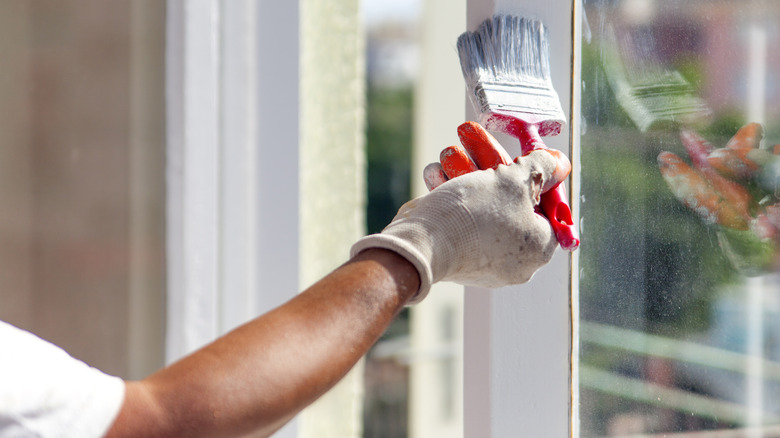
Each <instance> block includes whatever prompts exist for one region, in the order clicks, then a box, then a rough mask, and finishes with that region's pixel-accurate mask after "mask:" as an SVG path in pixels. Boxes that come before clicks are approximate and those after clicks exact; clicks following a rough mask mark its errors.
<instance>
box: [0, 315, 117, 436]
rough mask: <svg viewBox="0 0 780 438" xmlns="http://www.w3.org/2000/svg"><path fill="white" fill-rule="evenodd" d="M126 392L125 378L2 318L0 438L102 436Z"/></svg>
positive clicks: (0, 325) (0, 323)
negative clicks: (103, 369)
mask: <svg viewBox="0 0 780 438" xmlns="http://www.w3.org/2000/svg"><path fill="white" fill-rule="evenodd" d="M124 393H125V385H124V381H123V380H122V379H120V378H118V377H113V376H109V375H107V374H104V373H102V372H101V371H99V370H97V369H95V368H91V367H89V366H88V365H87V364H85V363H84V362H81V361H78V360H76V359H74V358H73V357H71V356H70V355H68V354H67V353H66V352H65V351H64V350H62V349H61V348H59V347H57V346H55V345H53V344H51V343H49V342H46V341H44V340H42V339H40V338H39V337H37V336H35V335H33V334H32V333H29V332H26V331H24V330H20V329H18V328H16V327H14V326H12V325H9V324H7V323H5V322H2V321H0V437H2V438H11V437H13V438H16V437H20V438H21V437H25V438H28V437H30V438H34V437H46V438H59V437H63V438H64V437H78V438H92V437H94V438H98V437H102V436H103V435H105V434H106V432H107V431H108V429H109V427H111V424H112V423H113V421H114V419H115V418H116V416H117V414H118V413H119V409H120V408H121V406H122V401H123V400H124Z"/></svg>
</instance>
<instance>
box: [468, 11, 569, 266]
mask: <svg viewBox="0 0 780 438" xmlns="http://www.w3.org/2000/svg"><path fill="white" fill-rule="evenodd" d="M458 53H459V55H460V65H461V68H462V70H463V77H464V79H465V80H466V85H467V87H468V89H469V97H470V98H471V100H472V103H473V104H474V107H475V109H476V110H477V111H478V112H479V113H480V119H479V122H480V123H481V124H482V125H484V126H485V128H487V129H489V130H492V131H499V132H503V133H505V134H508V135H511V136H513V137H515V138H517V139H518V140H519V141H520V145H521V147H522V150H523V153H524V154H526V153H529V152H530V151H532V150H535V149H542V148H544V149H546V146H545V145H544V143H543V142H542V139H541V136H546V135H556V134H559V133H560V132H561V126H562V125H563V123H564V122H565V117H564V114H563V110H562V109H561V103H560V101H559V100H558V94H557V93H556V92H555V90H554V89H553V86H552V81H551V79H550V62H549V57H548V56H549V55H548V43H547V28H546V27H545V26H544V25H543V24H542V23H541V22H540V21H538V20H532V19H528V18H523V17H516V16H511V15H498V16H495V17H493V18H492V19H488V20H486V21H484V22H483V23H482V24H481V25H480V26H479V28H478V29H477V30H476V31H475V32H466V33H464V34H462V35H461V36H460V37H459V38H458ZM540 206H541V208H542V211H543V212H544V215H545V216H546V217H547V219H549V220H550V224H551V225H552V228H553V231H554V232H555V237H556V238H557V239H558V243H559V244H560V245H561V248H563V249H565V250H568V251H573V250H574V249H576V248H577V247H578V246H579V244H580V240H579V237H578V236H577V232H576V230H575V229H574V224H573V221H572V217H571V209H570V208H569V205H568V204H567V203H566V193H565V191H564V186H563V184H558V186H557V187H555V188H553V189H551V190H549V191H548V192H546V193H544V194H542V196H541V203H540Z"/></svg>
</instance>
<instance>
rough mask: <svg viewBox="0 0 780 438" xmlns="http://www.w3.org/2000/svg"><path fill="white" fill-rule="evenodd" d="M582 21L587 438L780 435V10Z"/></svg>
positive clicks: (637, 4) (715, 5)
mask: <svg viewBox="0 0 780 438" xmlns="http://www.w3.org/2000/svg"><path fill="white" fill-rule="evenodd" d="M583 13H584V16H583V17H582V18H583V20H585V21H584V22H585V23H586V24H585V26H584V31H583V41H582V78H581V79H582V82H581V85H582V103H581V104H582V107H581V111H582V120H581V123H582V134H581V138H580V144H581V155H582V162H581V164H582V167H581V169H582V170H581V198H580V203H581V206H580V208H581V210H580V211H581V218H582V235H583V244H582V246H581V248H580V259H579V263H580V265H579V274H580V275H579V281H580V284H579V296H580V321H581V330H580V361H579V376H580V407H579V418H580V424H581V435H582V436H584V437H590V436H656V435H658V436H666V435H663V434H669V433H682V432H687V431H715V430H731V431H732V433H735V434H736V435H733V436H747V435H745V434H747V433H751V434H752V433H755V434H757V435H755V436H777V435H776V434H778V433H780V426H778V425H780V374H778V371H780V315H778V313H780V282H779V281H780V280H778V279H779V278H780V277H778V275H777V272H778V269H780V268H779V266H780V263H778V261H779V260H780V256H779V255H778V254H780V249H779V248H780V246H778V245H779V244H778V242H780V238H779V237H778V236H779V233H778V229H780V210H779V209H780V207H778V206H776V203H777V201H778V184H777V182H778V175H780V171H779V170H778V169H780V158H778V153H780V148H777V147H775V146H774V145H775V144H778V143H780V124H778V121H780V105H778V101H779V99H778V97H780V96H778V94H780V87H778V75H777V73H776V72H777V71H778V68H779V67H780V28H779V27H778V23H780V21H779V20H778V19H780V3H778V2H747V1H738V2H737V1H703V0H702V1H698V0H697V1H689V0H686V1H682V0H678V1H672V0H623V1H584V11H583ZM747 431H749V432H747ZM713 433H714V432H713ZM772 433H774V434H775V435H772ZM683 436H687V435H683ZM696 436H708V435H706V434H705V435H696ZM712 436H716V435H712ZM717 436H721V435H717ZM725 436H732V435H725Z"/></svg>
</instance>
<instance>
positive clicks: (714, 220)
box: [658, 123, 780, 275]
mask: <svg viewBox="0 0 780 438" xmlns="http://www.w3.org/2000/svg"><path fill="white" fill-rule="evenodd" d="M680 138H681V140H682V143H683V145H684V146H685V149H686V151H687V152H688V155H689V156H690V158H691V162H692V163H693V167H691V166H689V165H688V164H687V163H686V162H685V161H684V160H683V159H682V158H680V157H679V156H677V155H675V154H673V153H671V152H661V153H660V154H659V155H658V164H659V166H660V168H661V175H663V177H664V180H666V183H667V184H668V185H669V188H670V189H671V190H672V192H673V193H674V195H675V196H676V197H677V199H679V200H680V202H682V203H683V204H684V205H685V206H687V207H688V208H690V209H691V210H693V211H694V212H696V213H697V214H698V215H699V216H700V217H701V219H702V220H703V221H704V222H705V223H707V224H711V225H714V226H715V227H716V229H717V235H718V241H719V243H720V245H721V248H722V249H723V252H724V254H725V255H726V256H727V257H728V259H729V260H730V261H731V263H732V264H733V265H734V266H735V267H736V268H737V269H738V270H739V271H740V272H742V273H743V274H745V275H759V274H762V273H766V272H773V271H775V270H778V268H780V204H778V199H779V198H778V188H780V187H778V179H779V178H780V156H778V155H777V154H778V153H780V145H778V146H775V147H774V150H772V151H769V150H766V149H761V148H760V143H761V140H762V138H763V128H762V127H761V125H760V124H758V123H749V124H747V125H745V126H743V127H742V128H740V129H739V130H738V131H737V133H736V134H735V135H734V136H733V137H732V138H731V140H729V142H728V143H727V144H726V146H725V147H723V148H720V149H715V148H714V147H713V146H712V145H711V144H710V143H708V142H707V141H706V140H705V139H704V138H702V137H701V136H700V135H699V134H697V133H696V132H693V131H690V130H683V131H682V133H681V134H680Z"/></svg>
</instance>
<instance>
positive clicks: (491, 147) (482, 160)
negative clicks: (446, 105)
mask: <svg viewBox="0 0 780 438" xmlns="http://www.w3.org/2000/svg"><path fill="white" fill-rule="evenodd" d="M458 137H459V138H460V142H461V144H463V147H464V148H466V151H468V153H469V155H470V156H471V158H472V159H473V160H474V162H475V163H476V165H477V166H478V167H479V168H480V169H482V170H486V169H495V168H497V167H498V166H499V165H500V164H506V165H509V164H510V163H512V157H511V156H510V155H509V153H508V152H507V151H506V150H505V149H504V147H503V146H501V144H500V143H499V142H498V140H496V138H495V137H493V136H492V135H490V133H489V132H487V130H485V128H483V127H482V125H480V124H479V123H476V122H466V123H463V124H462V125H460V126H458Z"/></svg>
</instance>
